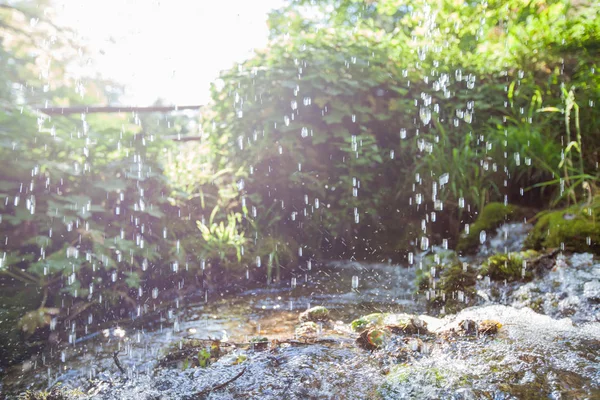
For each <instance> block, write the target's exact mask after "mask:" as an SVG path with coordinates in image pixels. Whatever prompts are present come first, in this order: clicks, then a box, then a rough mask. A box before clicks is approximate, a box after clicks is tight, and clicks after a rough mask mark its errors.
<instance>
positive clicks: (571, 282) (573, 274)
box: [482, 253, 600, 323]
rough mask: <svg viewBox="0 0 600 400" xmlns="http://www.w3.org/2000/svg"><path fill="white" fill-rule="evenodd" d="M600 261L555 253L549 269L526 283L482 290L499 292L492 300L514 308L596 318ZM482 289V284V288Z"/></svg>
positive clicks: (585, 319) (599, 305)
mask: <svg viewBox="0 0 600 400" xmlns="http://www.w3.org/2000/svg"><path fill="white" fill-rule="evenodd" d="M597 282H600V264H595V263H594V259H593V257H592V255H591V254H589V253H587V254H572V255H569V256H566V255H558V256H557V257H556V260H555V263H554V265H553V267H552V269H551V270H550V271H548V272H546V273H544V274H541V275H538V276H536V278H535V280H534V281H532V282H529V283H526V284H520V283H518V282H514V283H509V284H508V285H504V284H503V283H498V284H495V283H493V282H492V283H491V286H489V287H488V288H487V289H486V290H487V292H488V293H491V292H493V289H494V288H496V290H497V291H498V292H499V293H500V295H499V296H495V298H494V300H496V301H503V300H502V298H503V297H504V299H505V300H504V301H506V303H507V304H510V305H512V306H513V307H516V308H523V307H528V308H531V309H532V310H534V311H536V312H538V313H542V314H546V315H549V316H551V317H554V318H564V317H569V318H571V319H572V320H573V321H574V322H577V323H583V322H589V321H598V320H600V301H598V300H594V299H595V298H599V297H598V296H600V293H598V292H597V290H600V288H598V286H597V285H598V284H597ZM482 288H483V287H482Z"/></svg>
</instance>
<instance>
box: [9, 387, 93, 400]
mask: <svg viewBox="0 0 600 400" xmlns="http://www.w3.org/2000/svg"><path fill="white" fill-rule="evenodd" d="M84 394H85V393H83V392H82V391H81V390H78V389H63V388H62V387H61V386H60V384H58V385H56V386H54V387H53V388H52V389H50V390H49V391H46V390H44V391H31V390H28V391H27V392H25V393H23V394H21V395H20V396H19V397H18V398H19V400H67V399H74V398H80V397H82V396H84Z"/></svg>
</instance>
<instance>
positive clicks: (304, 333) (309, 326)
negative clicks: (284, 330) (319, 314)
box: [295, 321, 319, 338]
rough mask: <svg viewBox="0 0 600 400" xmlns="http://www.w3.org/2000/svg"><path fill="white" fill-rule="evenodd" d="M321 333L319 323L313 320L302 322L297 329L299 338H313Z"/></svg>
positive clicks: (296, 332)
mask: <svg viewBox="0 0 600 400" xmlns="http://www.w3.org/2000/svg"><path fill="white" fill-rule="evenodd" d="M318 333H319V325H317V324H316V323H314V322H312V321H308V322H303V323H301V324H300V325H299V326H298V327H297V328H296V330H295V334H296V337H298V338H312V337H315V336H317V334H318Z"/></svg>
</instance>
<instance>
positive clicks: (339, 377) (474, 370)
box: [28, 224, 600, 400]
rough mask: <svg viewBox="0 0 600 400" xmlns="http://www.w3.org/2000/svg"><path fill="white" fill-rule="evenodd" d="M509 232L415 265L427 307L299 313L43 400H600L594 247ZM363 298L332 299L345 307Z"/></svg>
mask: <svg viewBox="0 0 600 400" xmlns="http://www.w3.org/2000/svg"><path fill="white" fill-rule="evenodd" d="M513 225H514V226H512V227H511V226H502V227H500V228H499V229H498V231H497V233H496V235H491V236H490V237H489V238H488V240H486V242H485V243H484V245H483V246H482V247H481V248H480V249H479V253H478V254H477V255H476V256H471V257H458V256H457V255H456V254H455V253H453V252H451V251H447V250H444V249H433V251H431V252H429V253H428V254H423V255H421V256H420V257H417V261H418V262H417V263H416V264H418V265H416V266H415V267H413V269H412V270H413V273H412V278H411V279H413V280H414V282H415V283H414V285H413V287H416V289H417V290H418V292H419V295H420V297H419V298H421V297H423V298H427V299H428V301H427V302H426V307H425V308H426V309H427V313H416V314H415V313H409V314H406V313H397V312H387V313H386V312H382V313H371V314H368V315H364V316H362V317H361V316H360V314H358V315H356V314H355V315H354V318H355V319H354V321H352V319H351V318H347V317H344V318H342V319H343V320H341V321H336V319H338V317H339V316H340V314H339V313H337V314H336V312H330V311H329V310H327V309H325V308H323V307H316V308H312V309H310V310H309V311H307V312H304V313H302V314H300V316H299V317H297V314H295V315H296V317H294V318H297V321H296V324H295V325H296V329H295V331H294V332H293V333H292V332H291V331H289V333H288V334H287V336H286V334H285V332H288V331H287V330H285V329H284V330H285V332H281V330H279V331H277V332H278V334H277V335H270V334H269V332H266V335H267V336H266V337H255V338H253V339H251V340H249V341H247V342H245V343H242V342H240V341H237V342H236V341H235V340H227V339H224V340H221V341H215V340H200V339H190V340H182V339H179V340H177V341H174V342H173V343H174V344H173V345H172V346H171V347H170V348H169V349H167V350H164V351H162V350H161V351H157V352H155V353H154V354H155V356H156V358H157V359H160V360H161V361H159V362H157V363H154V364H153V366H152V367H151V368H150V367H147V368H145V369H144V370H142V369H140V368H136V367H135V365H132V364H131V363H127V362H123V363H120V362H119V363H117V360H118V359H119V355H116V356H115V357H114V359H113V360H110V361H113V362H112V365H110V366H106V364H104V365H105V367H104V368H101V369H100V371H99V372H98V373H96V374H95V375H94V376H93V377H92V379H82V378H78V379H72V380H70V381H69V380H68V379H65V383H64V385H63V386H62V389H60V390H58V389H55V393H54V394H52V393H50V395H51V396H50V397H47V398H78V399H92V398H93V399H107V400H108V399H124V398H132V399H133V398H135V399H203V398H207V399H233V398H235V399H282V398H285V399H378V398H379V399H415V398H419V399H421V398H423V399H440V398H441V399H530V398H531V399H533V398H549V399H594V398H600V312H599V311H600V310H599V308H600V262H599V261H598V260H597V259H595V258H594V257H593V256H592V255H591V254H586V253H575V254H568V253H561V252H558V251H546V252H521V249H522V246H523V237H524V235H526V234H527V231H528V229H530V227H528V226H526V225H524V224H522V225H519V224H513ZM509 233H510V234H509ZM489 256H491V257H490V258H488V257H489ZM344 268H350V269H360V268H363V267H361V266H360V265H354V264H352V265H351V264H345V266H344ZM386 268H392V267H385V266H378V267H377V268H372V269H369V274H370V275H373V274H375V275H374V276H376V275H377V274H378V273H379V272H377V271H384V270H386ZM399 268H400V267H399ZM373 271H375V272H373ZM402 271H405V269H402ZM353 273H354V272H353ZM402 274H403V275H401V276H400V275H398V279H400V280H401V281H402V282H404V284H405V283H406V278H407V276H408V275H404V272H402ZM389 280H390V276H387V275H385V276H383V275H382V278H381V282H387V281H389ZM374 282H375V283H374V284H373V285H372V286H371V287H370V288H368V289H366V290H365V293H370V295H373V296H376V299H379V300H377V301H380V300H381V301H383V300H385V299H390V298H391V297H390V296H392V293H393V288H391V287H383V286H382V288H381V290H380V289H378V287H379V286H378V285H379V284H380V283H378V282H379V281H376V280H375V281H374ZM392 286H393V285H392ZM357 295H358V294H357V293H355V292H348V293H342V294H340V295H339V296H337V297H332V298H331V301H330V302H329V303H331V304H332V305H334V306H340V307H342V306H343V304H347V303H353V302H355V300H356V298H354V297H352V296H357ZM348 299H349V300H348ZM346 300H348V302H347V303H345V301H346ZM393 300H394V302H396V303H398V302H400V303H402V302H406V303H409V302H410V299H408V298H407V297H406V296H405V295H403V296H397V297H394V298H393ZM336 301H338V302H339V303H336ZM324 303H325V301H324ZM260 304H265V303H260ZM268 304H270V303H268ZM402 304H404V303H402ZM465 307H467V308H465ZM263 308H264V307H263ZM440 312H441V315H440ZM444 313H445V314H444ZM288 314H289V313H288ZM417 314H419V315H417ZM427 314H429V315H427ZM286 315H287V314H286ZM345 315H346V316H347V314H345ZM431 315H437V316H438V317H440V318H436V317H433V316H431ZM288 322H289V321H288ZM287 326H289V328H287V329H288V330H291V329H292V328H291V326H292V324H289V325H287ZM275 331H276V330H275V329H273V332H275ZM221 339H223V338H221ZM122 357H125V354H124V355H123V356H122ZM105 361H106V360H105ZM117 364H119V365H117ZM28 396H30V397H29V398H43V397H39V396H40V394H39V393H38V394H37V395H34V394H33V393H30V394H29V395H28ZM35 396H38V397H35ZM52 396H54V397H52ZM60 396H64V397H60Z"/></svg>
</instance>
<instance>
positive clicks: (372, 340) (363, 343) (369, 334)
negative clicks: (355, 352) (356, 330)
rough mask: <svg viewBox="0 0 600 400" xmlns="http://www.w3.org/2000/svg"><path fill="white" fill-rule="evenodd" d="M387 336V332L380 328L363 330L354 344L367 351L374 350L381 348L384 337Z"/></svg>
mask: <svg viewBox="0 0 600 400" xmlns="http://www.w3.org/2000/svg"><path fill="white" fill-rule="evenodd" d="M388 335H389V331H388V330H386V329H382V328H370V329H365V330H364V331H363V332H362V333H361V334H360V336H359V337H358V338H357V339H356V343H357V344H358V345H359V346H360V347H362V348H363V349H367V350H375V349H378V348H380V347H383V344H384V342H385V339H386V336H388Z"/></svg>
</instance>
